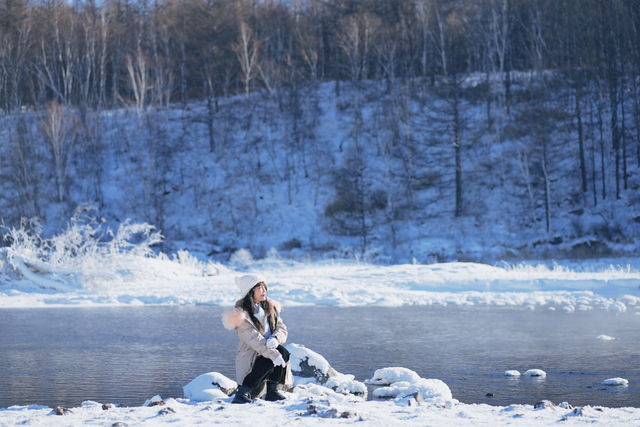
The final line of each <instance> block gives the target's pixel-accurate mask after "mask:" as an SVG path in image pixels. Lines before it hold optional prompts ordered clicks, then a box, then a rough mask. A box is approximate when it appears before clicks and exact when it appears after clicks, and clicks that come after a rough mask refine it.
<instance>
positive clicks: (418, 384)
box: [0, 344, 640, 427]
mask: <svg viewBox="0 0 640 427" xmlns="http://www.w3.org/2000/svg"><path fill="white" fill-rule="evenodd" d="M287 348H288V349H289V350H290V351H291V354H292V358H291V361H290V362H291V366H292V370H293V372H294V375H295V376H294V378H295V381H294V388H293V390H292V391H291V392H286V393H285V395H286V396H287V398H286V400H284V401H280V402H267V401H264V400H261V399H257V400H255V401H254V402H253V403H251V404H245V405H237V404H232V403H231V400H232V396H231V397H229V396H228V395H229V394H232V393H233V390H234V389H235V387H236V385H237V384H236V383H235V382H234V381H233V380H230V379H228V378H226V377H224V376H223V375H221V374H219V373H217V372H210V373H206V374H202V375H200V376H198V377H197V378H194V379H193V380H192V381H191V382H190V383H189V384H187V385H185V386H184V388H183V390H184V398H167V399H164V400H163V399H162V397H161V396H158V395H156V396H153V397H151V398H149V399H147V401H146V402H144V404H142V405H141V406H139V407H120V406H118V405H114V404H111V403H98V402H93V401H85V402H83V403H82V405H81V406H80V407H77V408H62V407H57V408H49V407H44V406H37V405H31V406H13V407H10V408H7V409H0V425H20V424H29V425H47V426H57V425H60V426H66V425H70V426H71V425H89V426H91V425H97V426H104V425H111V426H120V427H122V426H125V425H169V424H172V425H175V424H179V425H196V424H205V425H246V426H252V425H256V423H267V424H268V425H289V424H290V423H295V424H297V425H320V424H322V425H324V424H325V423H326V422H329V421H331V422H332V424H339V425H343V424H354V423H357V425H389V426H393V425H403V426H404V425H409V426H413V425H416V426H418V425H420V426H422V425H432V426H450V425H473V426H477V425H506V424H509V425H523V426H526V425H536V426H537V425H555V424H557V423H558V422H562V423H563V425H564V424H568V425H582V424H585V423H588V424H594V423H595V424H602V425H607V426H612V425H633V424H636V423H638V422H640V408H605V407H598V406H584V407H573V406H572V405H571V404H569V403H567V402H561V403H558V404H555V403H553V402H550V401H547V400H543V401H540V402H536V403H535V404H532V405H515V404H514V405H509V406H490V405H486V404H463V403H460V402H459V401H457V400H456V399H455V398H454V397H453V396H452V394H451V391H450V390H449V387H448V386H447V385H446V384H445V383H444V382H442V381H440V380H437V379H425V378H420V377H419V376H418V375H417V374H416V373H415V372H413V371H411V370H409V369H406V368H399V367H391V368H383V369H378V370H376V371H375V372H374V373H373V376H372V378H371V379H369V380H366V383H367V385H368V387H369V388H372V390H373V392H372V393H371V394H372V395H373V399H372V400H367V399H366V396H367V393H368V391H367V388H368V387H367V386H366V385H365V384H364V383H361V382H359V381H356V380H354V378H353V376H352V375H345V374H341V373H339V372H336V371H335V370H333V368H331V367H330V365H329V363H328V362H327V361H326V359H324V358H323V357H322V356H321V355H319V354H317V353H315V352H313V351H312V350H309V349H306V348H305V347H304V346H299V345H296V344H290V345H288V347H287ZM535 371H536V372H535V374H536V375H539V373H540V372H542V371H540V370H535ZM505 375H507V373H506V372H505ZM511 375H512V374H511ZM525 375H533V374H529V373H525ZM627 385H628V384H620V383H619V384H615V385H611V386H613V387H627Z"/></svg>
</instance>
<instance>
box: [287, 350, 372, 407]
mask: <svg viewBox="0 0 640 427" xmlns="http://www.w3.org/2000/svg"><path fill="white" fill-rule="evenodd" d="M287 350H288V351H289V364H290V365H291V373H292V374H293V375H294V378H295V381H294V386H295V385H298V384H303V383H309V381H313V382H316V383H318V384H322V385H324V386H325V387H328V388H330V389H332V390H334V391H336V392H338V393H342V394H355V395H358V396H366V395H367V386H366V385H364V383H361V382H360V381H356V380H355V377H354V376H353V375H345V374H341V373H340V372H338V371H336V370H335V369H333V368H332V367H331V365H330V364H329V362H328V361H327V359H325V358H324V357H322V356H321V355H320V354H318V353H316V352H315V351H313V350H310V349H308V348H306V347H305V346H303V345H301V344H293V343H291V344H288V345H287Z"/></svg>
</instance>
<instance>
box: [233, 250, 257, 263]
mask: <svg viewBox="0 0 640 427" xmlns="http://www.w3.org/2000/svg"><path fill="white" fill-rule="evenodd" d="M229 263H230V264H231V265H233V266H235V267H239V268H247V267H249V266H250V265H251V264H253V255H251V252H249V250H248V249H238V250H237V251H235V252H234V253H233V254H232V255H231V258H230V259H229Z"/></svg>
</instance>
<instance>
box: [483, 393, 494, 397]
mask: <svg viewBox="0 0 640 427" xmlns="http://www.w3.org/2000/svg"><path fill="white" fill-rule="evenodd" d="M484 396H485V397H493V393H487V394H485V395H484Z"/></svg>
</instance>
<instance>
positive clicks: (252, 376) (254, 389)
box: [242, 345, 289, 397]
mask: <svg viewBox="0 0 640 427" xmlns="http://www.w3.org/2000/svg"><path fill="white" fill-rule="evenodd" d="M276 350H278V351H279V352H280V354H281V355H282V358H283V359H284V360H285V362H288V361H289V352H288V351H287V349H286V348H284V347H283V346H281V345H279V346H278V347H277V348H276ZM285 374H286V371H285V368H284V367H282V366H274V365H273V362H272V361H271V359H267V358H266V357H263V356H258V357H256V360H255V362H253V367H252V368H251V372H249V373H248V374H247V376H246V377H244V380H242V385H243V386H246V387H249V388H250V389H251V394H252V395H253V396H254V397H255V394H256V393H258V392H259V391H260V390H262V387H263V386H264V382H265V380H267V379H269V381H276V382H281V381H282V380H283V379H284V375H285Z"/></svg>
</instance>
